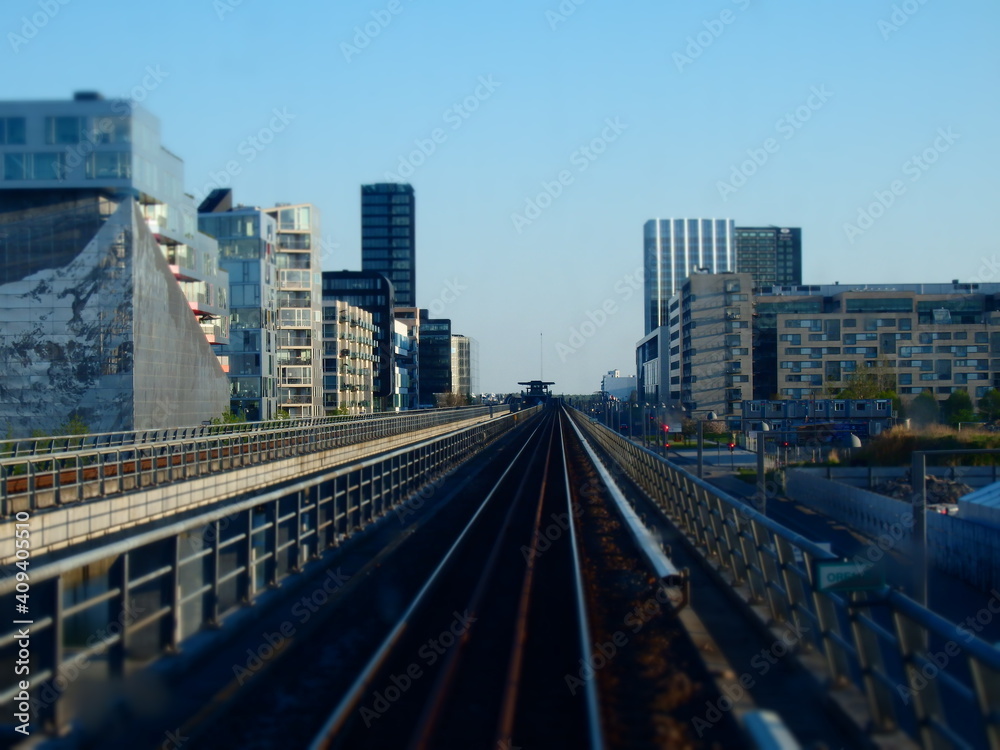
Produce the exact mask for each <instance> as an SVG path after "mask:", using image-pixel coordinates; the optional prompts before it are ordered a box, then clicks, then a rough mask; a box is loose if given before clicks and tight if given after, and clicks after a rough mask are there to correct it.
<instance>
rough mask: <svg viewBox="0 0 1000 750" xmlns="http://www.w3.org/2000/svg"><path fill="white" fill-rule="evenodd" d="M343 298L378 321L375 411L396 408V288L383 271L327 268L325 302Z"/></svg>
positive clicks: (374, 385)
mask: <svg viewBox="0 0 1000 750" xmlns="http://www.w3.org/2000/svg"><path fill="white" fill-rule="evenodd" d="M333 300H341V301H343V302H346V303H347V304H349V305H353V306H355V307H359V308H361V309H363V310H367V311H368V312H370V313H371V315H372V322H373V323H374V324H375V329H376V330H375V344H376V346H375V349H376V351H375V356H376V360H375V372H374V384H373V388H374V396H373V402H372V403H373V406H372V409H373V410H374V411H386V410H393V409H394V408H395V407H396V406H398V404H395V401H394V373H395V346H394V341H393V324H394V317H393V310H394V309H395V306H396V304H395V300H396V296H395V290H394V289H393V286H392V282H391V281H389V279H387V278H386V277H385V275H383V273H382V272H381V271H324V272H323V304H324V305H326V304H328V303H329V302H332V301H333Z"/></svg>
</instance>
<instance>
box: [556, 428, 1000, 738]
mask: <svg viewBox="0 0 1000 750" xmlns="http://www.w3.org/2000/svg"><path fill="white" fill-rule="evenodd" d="M573 417H574V419H575V420H576V421H577V422H578V423H579V424H580V426H581V427H582V428H583V429H584V430H586V431H587V432H588V434H590V435H591V437H593V439H594V440H595V442H597V443H598V444H599V445H601V447H602V448H603V449H604V450H605V451H606V452H607V453H608V454H609V455H610V457H611V459H612V460H613V461H614V462H615V463H616V464H617V466H618V467H619V468H620V469H621V470H622V471H623V472H624V473H625V474H626V475H627V476H629V478H630V479H631V480H632V481H633V482H635V483H636V484H637V485H638V486H639V487H640V488H641V489H642V490H643V492H645V493H646V495H647V496H648V497H649V498H650V499H651V500H652V501H653V502H654V503H655V504H656V506H657V507H658V508H659V509H660V510H661V511H662V512H663V513H664V515H665V516H666V517H667V518H668V519H670V520H671V522H672V523H673V524H674V525H676V526H678V527H679V528H680V530H681V531H682V532H684V533H685V534H686V535H687V536H688V538H689V539H690V540H691V541H692V544H693V545H694V546H695V547H696V548H697V549H698V551H699V553H701V554H702V555H703V556H705V557H707V558H708V559H711V560H712V561H713V563H715V564H717V565H718V566H719V567H720V568H721V569H722V570H724V571H725V572H727V573H728V574H729V576H730V577H731V580H732V585H734V586H736V585H740V584H746V586H747V587H748V589H749V591H750V597H751V600H752V601H753V602H754V603H757V604H762V605H765V606H766V607H767V609H768V612H769V614H770V616H771V618H772V619H773V621H774V622H776V623H781V622H785V621H788V620H791V621H792V622H794V623H795V624H796V625H806V627H805V628H804V630H805V631H806V633H807V634H808V637H807V638H806V639H804V641H803V646H802V648H806V647H808V645H809V644H811V645H812V646H814V647H816V648H818V649H819V650H820V651H821V653H823V655H824V656H825V657H826V659H825V664H826V671H827V673H828V675H827V676H828V684H829V685H830V686H831V688H830V689H831V690H838V689H843V686H846V685H852V686H853V687H854V688H855V689H857V690H858V691H860V692H861V693H863V694H864V696H865V698H866V699H867V705H868V707H869V711H870V713H871V718H872V725H871V731H874V732H890V731H896V730H901V731H905V732H907V733H909V734H910V735H911V736H912V738H913V739H914V740H915V741H916V742H918V743H919V744H921V745H922V746H923V747H926V748H939V747H948V748H958V747H963V748H972V747H988V748H992V749H993V750H998V749H1000V711H997V710H996V709H995V708H994V707H995V706H996V705H998V702H1000V650H998V649H996V648H994V647H993V646H991V645H990V644H989V643H986V642H985V641H982V640H981V639H979V638H978V637H976V636H975V635H974V634H973V633H972V631H971V630H970V629H967V628H963V627H962V626H960V625H956V624H955V623H951V622H949V621H948V620H946V619H945V618H944V617H942V616H941V615H939V614H937V613H935V612H933V611H931V610H929V609H927V608H925V607H923V606H921V605H920V604H919V603H918V602H916V601H914V600H913V599H911V598H910V597H908V596H906V595H904V594H902V593H901V592H899V591H894V590H890V589H889V588H888V587H886V586H883V587H882V588H881V589H880V590H876V591H872V592H869V593H868V597H869V598H867V599H862V598H861V595H860V594H857V593H843V594H838V593H833V592H831V591H828V590H825V589H820V588H819V587H818V586H817V582H816V581H814V580H813V576H814V565H813V563H815V562H817V561H823V560H832V559H838V558H836V557H835V556H834V555H832V554H831V553H829V552H827V551H826V550H824V549H822V548H821V547H819V546H818V545H816V544H815V543H813V542H812V541H810V540H808V539H806V538H804V537H802V536H801V535H799V534H796V533H795V532H793V531H790V530H789V529H786V528H784V527H783V526H782V525H781V524H779V523H777V522H775V521H774V520H773V519H770V518H767V517H765V516H763V515H762V514H761V513H759V512H758V511H757V510H755V509H754V508H752V507H750V506H749V505H747V504H745V503H742V502H740V501H739V500H737V499H735V498H733V497H731V496H730V495H728V494H726V493H725V492H722V491H721V490H719V489H718V488H716V487H714V486H712V485H710V484H708V483H707V482H704V481H702V480H699V479H698V478H697V477H695V476H693V475H691V474H689V473H688V472H687V471H685V470H684V469H682V468H681V467H679V466H677V465H676V464H673V463H671V462H670V461H668V460H666V459H664V458H662V457H660V456H658V455H656V454H655V453H653V452H652V451H650V450H648V449H646V448H644V447H642V446H639V445H637V444H635V443H632V442H631V441H628V440H626V439H624V438H622V437H621V436H620V435H617V434H616V433H615V432H613V431H612V430H609V429H607V428H606V427H604V426H603V425H598V424H595V423H593V422H591V421H590V420H589V419H587V418H586V417H585V416H584V415H583V414H581V413H579V412H573ZM878 542H879V546H880V548H881V542H882V540H881V539H880V540H878ZM873 544H875V543H874V542H873ZM795 549H797V550H798V551H799V552H801V553H802V558H803V563H804V564H802V565H800V564H798V563H797V562H796V559H795V554H794V550H795ZM993 601H994V600H990V602H989V604H988V605H987V606H988V607H989V608H990V609H989V612H990V616H991V617H992V616H995V614H997V613H1000V602H998V603H997V605H998V609H997V611H996V612H994V611H993V609H992V607H993ZM970 696H974V698H975V700H974V701H971V703H972V704H973V705H971V706H970ZM972 717H974V718H975V719H977V720H970V718H972Z"/></svg>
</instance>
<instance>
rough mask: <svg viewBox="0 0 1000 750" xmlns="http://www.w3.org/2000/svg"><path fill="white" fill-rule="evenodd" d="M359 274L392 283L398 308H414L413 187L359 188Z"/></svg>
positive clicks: (415, 266) (415, 293)
mask: <svg viewBox="0 0 1000 750" xmlns="http://www.w3.org/2000/svg"><path fill="white" fill-rule="evenodd" d="M361 270H363V271H378V272H380V273H382V274H384V275H385V276H386V278H388V279H389V281H391V282H392V286H393V289H394V290H395V292H396V304H397V305H398V306H399V307H416V304H417V302H416V299H417V255H416V208H415V202H414V195H413V186H412V185H406V184H399V183H395V182H389V183H380V184H377V185H362V186H361Z"/></svg>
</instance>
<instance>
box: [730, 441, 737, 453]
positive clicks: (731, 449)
mask: <svg viewBox="0 0 1000 750" xmlns="http://www.w3.org/2000/svg"><path fill="white" fill-rule="evenodd" d="M729 450H730V452H732V451H734V450H736V443H730V444H729Z"/></svg>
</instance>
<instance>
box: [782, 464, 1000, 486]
mask: <svg viewBox="0 0 1000 750" xmlns="http://www.w3.org/2000/svg"><path fill="white" fill-rule="evenodd" d="M794 471H797V472H803V473H806V474H809V475H811V476H814V477H821V478H824V479H832V480H834V481H835V482H837V483H838V484H847V485H850V486H852V487H865V488H868V489H871V488H872V487H873V486H874V485H876V484H879V483H881V482H886V481H888V480H890V479H905V480H907V481H909V478H910V467H909V466H879V467H865V466H822V467H817V468H814V469H813V468H804V469H794ZM927 473H928V474H931V475H933V476H936V477H942V478H944V479H955V480H957V481H959V482H964V483H965V484H967V485H969V486H970V487H972V488H973V489H978V488H979V487H985V486H986V485H988V484H993V483H994V482H998V481H1000V466H929V467H927Z"/></svg>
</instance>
